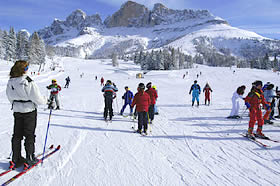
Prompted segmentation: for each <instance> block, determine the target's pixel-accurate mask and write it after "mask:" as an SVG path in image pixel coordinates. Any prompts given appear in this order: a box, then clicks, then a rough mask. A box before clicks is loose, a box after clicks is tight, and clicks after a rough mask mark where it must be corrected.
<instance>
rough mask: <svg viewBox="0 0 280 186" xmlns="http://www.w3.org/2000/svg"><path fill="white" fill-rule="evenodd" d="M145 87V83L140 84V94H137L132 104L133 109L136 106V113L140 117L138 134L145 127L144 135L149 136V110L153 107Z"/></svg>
mask: <svg viewBox="0 0 280 186" xmlns="http://www.w3.org/2000/svg"><path fill="white" fill-rule="evenodd" d="M144 89H145V85H144V84H143V83H139V85H138V88H137V90H138V92H137V93H136V94H135V96H134V99H133V102H132V105H131V106H132V108H133V107H134V105H136V111H137V115H138V129H137V131H136V132H137V133H140V134H141V132H142V126H144V133H145V134H147V130H148V110H149V106H150V105H151V98H150V96H149V94H147V93H146V92H145V91H144Z"/></svg>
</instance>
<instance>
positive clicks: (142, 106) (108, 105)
mask: <svg viewBox="0 0 280 186" xmlns="http://www.w3.org/2000/svg"><path fill="white" fill-rule="evenodd" d="M146 88H147V90H146V91H145V85H144V84H143V83H139V85H138V88H137V93H136V94H135V95H133V92H132V91H131V90H130V88H129V87H128V86H125V87H124V89H125V93H124V94H123V96H122V99H123V100H124V105H123V107H122V109H121V110H120V115H123V113H124V110H125V108H126V107H127V106H129V109H130V114H129V115H131V116H132V115H133V107H134V106H135V105H136V109H135V114H134V116H137V117H138V129H137V131H136V132H137V133H142V132H143V133H145V134H147V128H148V122H149V123H150V124H152V122H153V120H154V115H155V108H156V106H155V104H156V100H157V98H158V94H157V91H156V87H155V86H152V83H151V82H149V83H147V85H146ZM102 92H104V94H103V96H104V102H105V107H104V114H103V117H104V120H105V121H107V117H108V113H109V121H111V120H112V117H113V108H112V103H113V100H114V99H115V98H116V92H118V88H117V87H116V85H115V84H114V83H112V82H111V80H107V81H106V84H105V86H104V87H103V88H102ZM156 113H158V111H157V110H156ZM143 127H144V130H143V131H142V128H143Z"/></svg>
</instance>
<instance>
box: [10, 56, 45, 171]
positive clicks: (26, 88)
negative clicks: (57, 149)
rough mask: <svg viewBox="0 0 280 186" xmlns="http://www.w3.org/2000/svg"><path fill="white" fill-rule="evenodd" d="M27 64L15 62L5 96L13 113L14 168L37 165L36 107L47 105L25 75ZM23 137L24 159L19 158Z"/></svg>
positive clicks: (35, 86) (32, 82) (34, 85)
mask: <svg viewBox="0 0 280 186" xmlns="http://www.w3.org/2000/svg"><path fill="white" fill-rule="evenodd" d="M27 70H28V62H26V61H17V62H16V63H15V64H14V66H13V67H12V68H11V71H10V79H9V81H8V84H7V89H6V95H7V97H8V99H9V101H10V103H11V104H12V110H13V112H14V114H13V115H14V133H13V137H12V151H13V156H12V162H13V163H14V164H15V167H16V168H17V167H20V166H22V165H23V164H24V163H27V164H29V165H33V164H35V163H37V161H38V160H37V159H36V158H35V156H34V152H35V145H34V143H35V128H36V124H37V107H38V105H41V104H47V98H45V97H43V96H42V95H41V93H40V90H39V88H38V86H37V85H36V84H35V83H34V81H32V79H31V78H30V77H28V76H27V75H26V72H27ZM23 137H25V143H24V146H25V151H26V159H25V158H23V157H22V156H21V141H22V139H23Z"/></svg>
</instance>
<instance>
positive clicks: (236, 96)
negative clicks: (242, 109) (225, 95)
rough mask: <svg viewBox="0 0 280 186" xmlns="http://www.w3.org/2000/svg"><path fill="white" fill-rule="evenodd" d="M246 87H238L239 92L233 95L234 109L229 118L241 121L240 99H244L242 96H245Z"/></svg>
mask: <svg viewBox="0 0 280 186" xmlns="http://www.w3.org/2000/svg"><path fill="white" fill-rule="evenodd" d="M245 89H246V87H245V86H244V85H242V86H241V87H238V88H237V90H236V91H235V92H234V93H233V95H232V98H231V101H232V109H231V113H230V116H229V117H228V118H232V119H239V118H240V116H239V114H238V113H239V99H243V97H242V95H243V94H244V91H245Z"/></svg>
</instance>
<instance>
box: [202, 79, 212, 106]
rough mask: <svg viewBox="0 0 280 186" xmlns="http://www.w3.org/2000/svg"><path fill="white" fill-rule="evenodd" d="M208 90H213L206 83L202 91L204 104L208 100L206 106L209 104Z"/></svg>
mask: <svg viewBox="0 0 280 186" xmlns="http://www.w3.org/2000/svg"><path fill="white" fill-rule="evenodd" d="M210 91H211V92H213V91H212V89H211V87H210V86H209V84H208V83H206V85H205V87H204V88H203V92H205V105H206V102H207V101H208V106H209V105H210Z"/></svg>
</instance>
